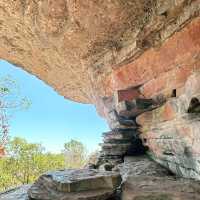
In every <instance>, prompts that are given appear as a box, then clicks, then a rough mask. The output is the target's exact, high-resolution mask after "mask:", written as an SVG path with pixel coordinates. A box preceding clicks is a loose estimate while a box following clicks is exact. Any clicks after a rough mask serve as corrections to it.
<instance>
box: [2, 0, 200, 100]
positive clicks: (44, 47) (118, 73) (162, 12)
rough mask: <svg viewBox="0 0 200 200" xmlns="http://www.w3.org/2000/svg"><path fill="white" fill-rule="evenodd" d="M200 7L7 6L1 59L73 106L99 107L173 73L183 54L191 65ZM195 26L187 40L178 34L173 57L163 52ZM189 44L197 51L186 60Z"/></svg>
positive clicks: (142, 0) (74, 2) (129, 3)
mask: <svg viewBox="0 0 200 200" xmlns="http://www.w3.org/2000/svg"><path fill="white" fill-rule="evenodd" d="M199 7H200V2H199V0H193V1H190V0H178V1H175V0H111V1H109V2H108V1H106V0H97V1H91V0H85V1H84V2H83V1H82V0H58V1H54V0H44V1H34V0H24V1H21V0H16V1H14V2H13V1H12V0H1V2H0V43H1V46H0V58H1V59H4V60H7V61H9V62H11V63H13V64H16V65H17V66H20V67H23V68H24V69H25V70H27V71H28V72H30V73H32V74H34V75H36V76H38V77H39V78H40V79H42V80H44V81H46V82H47V83H48V84H49V85H51V86H52V87H54V88H55V89H56V90H57V91H58V92H59V93H60V94H62V95H63V96H65V97H67V98H69V99H72V100H76V101H79V102H85V103H89V102H90V103H94V104H96V103H97V102H98V101H100V100H99V98H100V97H101V98H103V97H105V96H107V97H108V96H110V95H112V94H113V92H114V91H116V90H119V89H126V88H127V87H128V86H133V85H138V84H142V83H146V82H147V81H150V80H151V79H153V78H154V77H157V76H158V75H159V74H161V73H162V72H165V71H166V70H169V69H173V68H174V69H175V65H171V66H170V68H166V67H164V66H166V65H167V64H169V62H170V63H171V62H173V61H174V60H175V57H177V56H178V55H182V61H183V60H188V59H189V60H190V61H192V58H191V55H194V53H193V51H194V50H195V48H196V49H198V46H197V45H195V44H194V42H196V41H198V24H199V23H198V20H194V18H196V17H197V16H199ZM192 21H194V22H192ZM190 22H192V23H191V24H190V26H191V28H192V29H193V31H194V33H193V32H190V35H189V38H188V35H187V33H185V32H187V31H183V33H180V34H179V33H178V34H176V36H175V38H174V39H173V40H175V41H174V44H173V45H172V46H171V47H170V48H171V50H169V47H168V46H169V45H164V47H161V50H159V51H158V49H159V48H160V46H162V44H163V43H165V41H166V40H167V39H168V38H170V37H171V36H172V35H173V34H174V33H175V32H177V31H179V30H181V29H182V28H183V27H184V26H186V25H188V24H189V23H190ZM187 29H188V28H186V30H187ZM195 36H196V37H195ZM180 39H182V40H183V41H185V42H184V43H183V44H181V46H180V45H179V44H180V42H181V41H180ZM177 40H179V44H177V43H176V41H177ZM169 43H170V44H172V41H171V42H168V44H169ZM185 45H188V46H187V48H186V49H187V52H188V51H190V52H191V53H190V55H188V56H189V57H187V58H186V57H185V53H186V52H185V51H186V50H185V51H184V49H185V47H186V46H185ZM176 46H178V49H179V51H177V48H176ZM154 47H156V49H154ZM188 48H190V49H188ZM162 49H163V50H162ZM164 49H165V50H166V51H165V50H164ZM173 49H174V50H173ZM191 50H192V51H191ZM159 52H160V53H159ZM163 54H166V56H164V58H165V59H163ZM159 56H160V58H159ZM152 57H156V60H157V61H156V62H155V60H154V61H153V63H152ZM161 57H162V58H161ZM136 58H139V60H138V61H135V60H136ZM159 59H162V62H163V63H164V65H162V64H163V63H161V62H160V61H159ZM147 60H148V61H147ZM179 61H181V60H179ZM146 62H147V63H146ZM129 63H130V64H129ZM127 64H128V65H127ZM152 64H153V65H154V64H155V65H154V67H153V66H152ZM152 67H153V68H152ZM149 72H151V73H149ZM130 77H132V78H130ZM148 85H149V84H148ZM146 87H147V86H146ZM146 87H145V88H146Z"/></svg>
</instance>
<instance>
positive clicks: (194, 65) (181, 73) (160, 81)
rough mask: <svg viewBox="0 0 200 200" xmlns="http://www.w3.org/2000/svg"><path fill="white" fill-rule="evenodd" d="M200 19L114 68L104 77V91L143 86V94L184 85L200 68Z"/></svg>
mask: <svg viewBox="0 0 200 200" xmlns="http://www.w3.org/2000/svg"><path fill="white" fill-rule="evenodd" d="M199 35H200V18H197V19H195V20H193V22H192V23H190V24H188V25H187V26H186V27H185V28H183V29H182V30H181V31H180V32H177V33H175V34H174V35H173V36H172V37H171V38H170V39H168V40H167V41H166V42H165V43H164V44H163V45H162V46H161V47H160V48H158V49H154V48H152V49H150V50H148V51H146V52H145V53H144V54H143V55H142V56H140V57H139V58H138V59H136V60H135V61H134V62H132V63H130V64H128V65H125V66H122V67H120V68H117V69H113V73H112V74H111V75H110V76H109V77H107V79H106V81H105V82H106V84H105V85H107V93H108V94H112V93H113V91H115V90H122V89H126V88H128V87H133V86H138V85H142V87H141V93H142V94H143V95H144V96H145V97H152V96H154V95H155V94H158V93H163V92H167V91H168V90H169V91H170V90H172V89H174V88H180V87H182V86H183V85H184V83H185V81H186V80H187V78H188V76H189V75H190V74H191V73H192V72H193V71H195V70H197V69H199V68H200V58H199V57H200V55H199V51H200V50H199V48H200V37H199Z"/></svg>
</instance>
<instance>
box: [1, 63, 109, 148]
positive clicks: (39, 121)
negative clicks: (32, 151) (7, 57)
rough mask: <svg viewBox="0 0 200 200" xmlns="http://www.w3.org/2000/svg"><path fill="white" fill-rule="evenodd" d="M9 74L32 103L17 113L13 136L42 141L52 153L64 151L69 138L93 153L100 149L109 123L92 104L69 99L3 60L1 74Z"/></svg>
mask: <svg viewBox="0 0 200 200" xmlns="http://www.w3.org/2000/svg"><path fill="white" fill-rule="evenodd" d="M6 75H11V76H12V77H13V78H14V79H15V80H17V82H18V84H19V85H20V87H21V93H22V94H23V96H26V97H28V98H29V99H30V100H31V102H32V105H31V107H30V108H29V109H28V110H26V111H19V112H17V113H15V115H14V117H13V118H12V120H11V122H10V125H11V128H10V135H11V136H20V137H23V138H25V139H27V140H28V141H29V142H36V143H41V144H43V146H44V147H45V148H46V149H47V150H48V151H51V152H59V151H60V150H62V149H63V144H64V143H65V142H67V141H69V140H70V139H77V140H79V141H81V142H83V143H84V144H85V145H86V146H87V148H88V150H89V151H90V152H91V151H93V150H95V149H96V148H98V144H99V143H100V142H101V135H102V132H105V131H107V130H108V126H107V124H106V122H105V120H104V119H102V118H101V117H99V116H98V114H97V113H96V110H95V107H94V106H93V105H85V104H80V103H75V102H72V101H69V100H66V99H64V98H63V97H62V96H60V95H59V94H57V93H56V92H55V91H54V90H53V89H52V88H51V87H50V86H48V85H46V84H45V83H44V82H42V81H41V80H39V79H37V78H36V77H35V76H32V75H30V74H28V73H27V72H25V71H23V70H21V69H19V68H17V67H15V66H13V65H11V64H9V63H7V62H5V61H2V60H0V77H2V76H6Z"/></svg>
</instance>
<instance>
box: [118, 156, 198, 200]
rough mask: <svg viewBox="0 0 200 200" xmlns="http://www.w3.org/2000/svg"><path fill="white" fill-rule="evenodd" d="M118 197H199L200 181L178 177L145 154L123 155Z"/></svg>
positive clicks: (160, 199) (194, 199) (124, 199)
mask: <svg viewBox="0 0 200 200" xmlns="http://www.w3.org/2000/svg"><path fill="white" fill-rule="evenodd" d="M120 170H121V173H122V176H123V185H122V200H189V199H191V200H199V199H200V182H198V181H193V180H186V179H178V178H176V177H175V176H173V175H172V174H170V172H169V171H168V170H167V169H165V168H162V167H161V166H160V165H159V164H156V163H155V162H153V161H152V160H150V159H149V158H148V157H145V156H143V157H125V161H124V163H123V164H122V165H120Z"/></svg>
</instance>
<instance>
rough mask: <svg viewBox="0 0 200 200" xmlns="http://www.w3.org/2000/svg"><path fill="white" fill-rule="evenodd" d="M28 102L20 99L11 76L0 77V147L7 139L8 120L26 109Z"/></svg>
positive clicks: (18, 91)
mask: <svg viewBox="0 0 200 200" xmlns="http://www.w3.org/2000/svg"><path fill="white" fill-rule="evenodd" d="M29 106H30V101H29V100H28V98H26V97H22V95H21V91H20V87H19V85H18V84H17V81H15V80H14V79H13V78H12V77H11V76H5V77H0V147H2V146H4V145H5V144H6V142H7V139H8V133H9V119H10V117H11V116H12V115H13V113H14V112H15V111H17V110H19V109H27V108H28V107H29Z"/></svg>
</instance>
